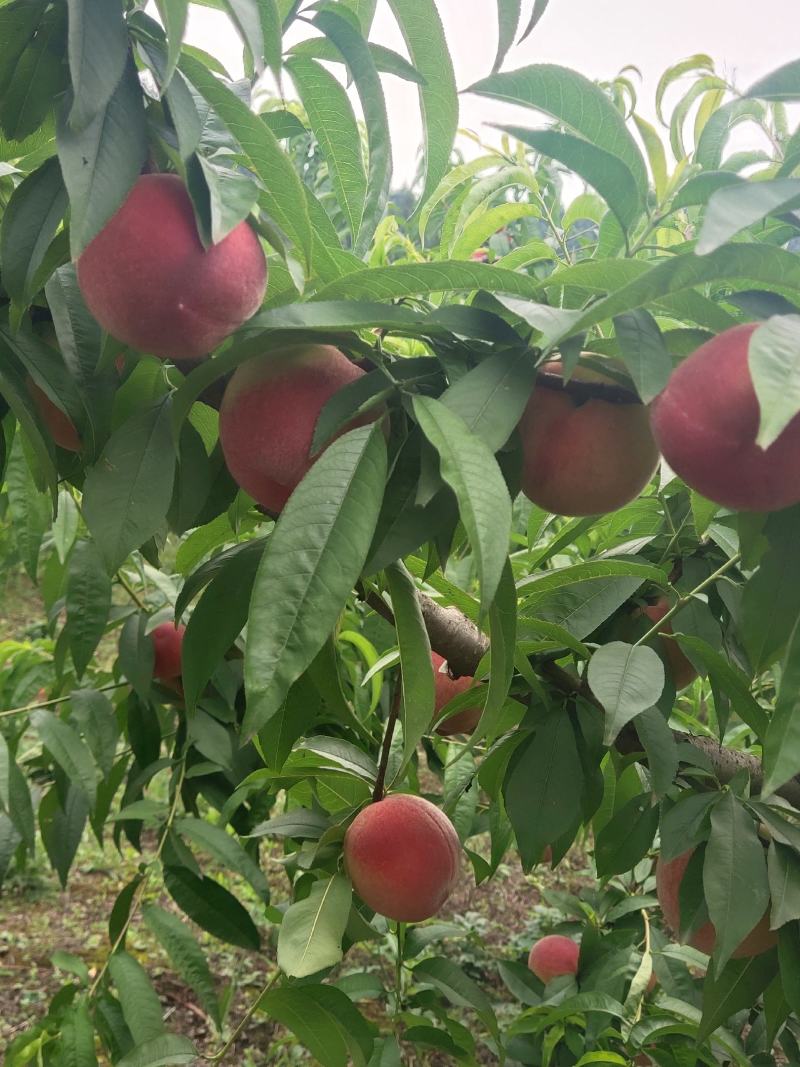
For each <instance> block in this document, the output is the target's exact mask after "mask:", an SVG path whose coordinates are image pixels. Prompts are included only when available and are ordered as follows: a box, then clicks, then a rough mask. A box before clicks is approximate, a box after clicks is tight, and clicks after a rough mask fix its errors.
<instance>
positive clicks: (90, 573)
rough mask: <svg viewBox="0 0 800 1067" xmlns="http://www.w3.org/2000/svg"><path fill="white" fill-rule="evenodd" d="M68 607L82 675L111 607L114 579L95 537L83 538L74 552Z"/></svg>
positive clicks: (74, 655) (71, 641) (73, 650)
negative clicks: (104, 562) (95, 543)
mask: <svg viewBox="0 0 800 1067" xmlns="http://www.w3.org/2000/svg"><path fill="white" fill-rule="evenodd" d="M66 607H67V625H68V634H69V649H70V655H71V656H72V662H73V664H74V665H75V673H76V674H77V676H78V677H79V678H80V677H81V676H82V675H83V673H84V671H85V670H86V668H87V667H88V665H89V663H90V661H91V658H92V656H93V655H94V653H95V649H96V648H97V646H98V644H99V642H100V638H101V637H102V636H103V632H104V630H105V626H106V622H107V620H108V613H109V611H110V610H111V581H110V579H109V577H108V574H107V573H106V569H105V567H104V566H103V561H102V560H101V558H100V555H99V553H98V551H97V549H96V547H95V545H94V542H92V541H88V540H86V541H80V542H79V543H78V544H77V545H76V546H75V549H74V551H73V552H72V555H71V556H70V560H69V571H68V577H67V596H66Z"/></svg>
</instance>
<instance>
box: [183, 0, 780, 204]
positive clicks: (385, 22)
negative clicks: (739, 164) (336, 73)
mask: <svg viewBox="0 0 800 1067" xmlns="http://www.w3.org/2000/svg"><path fill="white" fill-rule="evenodd" d="M496 6H497V5H496V3H495V0H438V7H439V10H440V12H441V15H442V20H443V22H444V25H445V31H446V34H447V40H448V42H449V45H450V51H451V54H452V56H453V62H454V65H455V70H456V80H457V83H458V87H459V89H465V88H466V87H468V86H469V85H471V84H472V83H473V82H475V81H477V80H478V79H479V78H482V77H485V76H486V75H487V74H489V73H490V71H491V67H492V62H493V59H494V54H495V50H496V47H497V15H496ZM531 7H532V0H524V3H523V17H524V18H525V19H527V17H528V13H529V11H530V9H531ZM190 11H191V16H190V23H189V29H188V34H187V40H188V41H189V42H190V43H192V44H196V45H199V46H200V47H202V48H205V49H206V50H207V51H210V52H213V53H214V54H215V55H217V56H218V57H219V58H220V59H221V60H222V61H223V62H224V63H225V65H226V67H227V68H228V69H229V70H230V71H231V73H233V74H240V73H241V69H242V67H241V45H240V43H239V41H238V38H237V36H236V33H235V31H234V30H233V29H232V28H231V26H230V23H229V22H228V21H227V19H226V18H225V16H223V15H221V14H220V13H218V12H214V11H210V10H208V9H206V8H200V7H197V6H195V5H192V6H191V8H190ZM292 39H296V38H292ZM371 40H373V41H377V42H380V43H381V44H385V45H388V46H389V47H392V48H395V49H396V50H397V51H399V52H402V53H403V54H407V53H406V51H405V48H404V45H403V40H402V37H401V35H400V33H399V31H398V28H397V26H396V24H395V22H394V20H393V18H392V15H391V12H390V10H389V5H388V3H387V2H386V0H378V14H377V16H376V19H375V24H374V27H373V31H372V34H371ZM696 52H705V53H707V54H709V55H711V56H712V57H713V58H714V60H715V61H716V64H717V71H718V72H719V73H721V74H723V75H725V76H727V77H728V78H732V79H733V80H734V81H735V83H736V84H737V86H739V87H740V88H745V87H747V86H748V85H749V84H750V83H751V82H753V81H754V80H755V79H756V78H757V77H760V76H761V75H763V74H766V73H768V72H769V71H770V70H773V69H774V68H775V67H779V66H781V65H782V64H783V63H786V62H788V61H789V60H792V59H797V58H800V0H758V2H754V0H605V2H602V0H550V6H549V7H548V9H547V11H546V13H545V15H544V17H543V18H542V20H541V22H540V23H539V25H538V26H537V27H536V29H535V30H534V31H533V33H532V34H531V36H530V37H529V38H528V39H527V40H526V41H525V42H524V43H523V44H522V45H521V46H519V47H517V48H512V50H511V51H510V53H509V55H508V57H507V58H506V61H505V64H504V69H505V70H511V69H514V68H516V67H522V66H525V65H527V64H529V63H542V62H548V63H560V64H563V65H564V66H569V67H573V68H575V69H576V70H579V71H580V72H581V73H583V74H585V75H586V76H587V77H590V78H593V79H594V78H603V79H606V78H613V77H614V75H615V74H617V72H618V71H619V70H620V69H621V68H622V67H624V66H625V65H626V64H629V63H635V64H636V65H637V66H638V67H639V68H640V70H641V71H642V74H643V77H644V80H643V82H642V85H641V89H640V100H641V103H640V107H639V111H640V112H641V113H642V114H643V115H645V116H646V117H647V118H649V119H650V120H651V121H654V118H655V116H654V109H653V96H654V92H655V87H656V84H657V82H658V78H659V76H660V74H661V73H662V71H663V70H664V69H665V68H666V67H668V66H670V65H671V64H673V63H676V62H678V61H679V60H681V59H684V58H685V57H686V56H689V55H691V54H693V53H696ZM383 81H384V90H385V92H386V97H387V103H388V107H389V118H390V123H391V133H392V145H393V151H394V159H395V182H394V184H395V185H400V184H402V183H403V181H406V180H409V179H410V178H411V177H412V176H413V173H414V170H415V162H414V161H415V155H416V152H417V150H418V146H419V143H420V122H419V118H418V109H417V94H416V89H415V87H413V86H411V85H409V84H408V83H406V82H403V81H401V80H400V79H398V78H394V77H390V76H384V79H383ZM673 92H674V93H675V94H679V92H680V90H679V89H678V88H676V89H675V90H673ZM668 99H669V98H668ZM519 119H522V122H523V124H527V125H531V126H534V125H537V121H536V119H535V117H534V116H533V115H532V113H531V112H530V111H528V112H525V111H523V110H522V109H513V108H507V107H504V106H502V105H499V104H497V103H496V102H493V101H489V100H485V99H481V98H479V97H476V96H472V95H470V94H468V93H464V94H463V95H462V96H461V125H462V126H463V127H466V128H468V129H471V130H474V131H475V132H476V133H478V135H479V136H481V137H483V138H484V139H485V140H487V141H489V142H490V143H491V142H493V141H494V142H495V143H496V138H497V135H496V134H495V133H494V132H493V131H492V130H490V129H488V128H487V127H486V126H484V125H483V123H484V122H486V121H490V122H516V121H518V120H519ZM748 138H749V140H748ZM745 144H747V145H748V146H750V145H753V144H757V145H759V146H760V142H759V141H758V140H757V138H755V139H754V136H753V134H752V133H748V132H746V131H745V130H741V131H740V132H739V134H738V136H737V138H736V147H737V148H740V147H744V146H745ZM476 151H477V150H476V149H473V148H471V147H470V146H468V145H465V154H466V155H468V156H469V155H474V154H475V153H476Z"/></svg>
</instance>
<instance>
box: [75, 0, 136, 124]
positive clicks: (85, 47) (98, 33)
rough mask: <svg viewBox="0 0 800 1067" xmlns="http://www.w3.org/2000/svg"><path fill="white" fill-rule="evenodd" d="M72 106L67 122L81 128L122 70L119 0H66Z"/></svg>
mask: <svg viewBox="0 0 800 1067" xmlns="http://www.w3.org/2000/svg"><path fill="white" fill-rule="evenodd" d="M67 7H68V9H69V51H68V55H69V72H70V77H71V79H72V94H73V99H72V108H71V110H70V113H69V120H68V121H69V124H70V126H71V127H72V128H73V129H74V130H83V129H85V128H86V126H88V125H89V123H90V122H91V121H92V119H93V118H94V117H95V115H97V113H98V112H99V111H101V110H102V109H103V108H104V107H105V106H106V104H107V103H108V101H109V100H110V99H111V94H112V93H113V92H114V90H115V89H116V87H117V84H118V83H119V80H120V78H121V77H122V72H123V70H124V69H125V59H126V56H127V54H128V34H127V30H126V28H125V19H124V17H123V10H122V3H121V2H120V0H67Z"/></svg>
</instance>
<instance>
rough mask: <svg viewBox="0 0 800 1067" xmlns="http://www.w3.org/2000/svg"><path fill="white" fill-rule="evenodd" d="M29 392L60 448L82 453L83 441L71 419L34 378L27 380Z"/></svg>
mask: <svg viewBox="0 0 800 1067" xmlns="http://www.w3.org/2000/svg"><path fill="white" fill-rule="evenodd" d="M26 384H27V386H28V392H29V393H30V396H31V399H32V400H33V402H34V404H35V405H36V409H37V411H38V412H39V415H40V417H41V420H42V422H43V423H44V424H45V426H46V427H47V429H48V430H49V432H50V436H51V437H52V438H53V440H54V441H55V443H56V444H57V445H59V447H61V448H63V449H65V450H66V451H67V452H80V450H81V439H80V437H78V431H77V430H76V429H75V426H74V424H73V422H72V420H71V419H70V417H69V415H67V414H65V412H63V411H62V410H61V408H60V407H57V406H56V405H55V404H54V403H53V401H52V400H51V399H50V397H49V396H48V395H47V393H45V391H44V389H42V388H40V387H39V386H38V385H37V384H36V382H35V381H34V380H33V378H30V377H29V378H28V379H27V383H26Z"/></svg>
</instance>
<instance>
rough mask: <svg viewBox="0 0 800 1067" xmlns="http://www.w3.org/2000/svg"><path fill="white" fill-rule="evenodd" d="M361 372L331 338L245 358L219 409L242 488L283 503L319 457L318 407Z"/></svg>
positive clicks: (272, 504) (270, 505)
mask: <svg viewBox="0 0 800 1067" xmlns="http://www.w3.org/2000/svg"><path fill="white" fill-rule="evenodd" d="M363 373H364V372H363V371H362V370H359V369H358V367H356V366H354V364H353V363H351V362H350V360H349V359H348V358H347V357H346V356H345V355H344V353H343V352H340V351H339V349H338V348H334V347H333V346H332V345H317V344H297V345H289V346H287V347H286V348H280V349H278V350H277V351H273V352H267V353H265V354H264V355H263V356H260V357H258V358H257V359H252V360H250V361H249V362H248V363H244V364H242V366H241V367H239V368H238V370H237V371H236V373H235V374H234V375H233V377H232V378H231V380H230V383H229V384H228V387H227V389H226V390H225V396H224V397H223V400H222V406H221V408H220V416H219V437H220V441H221V443H222V450H223V452H224V454H225V462H226V463H227V465H228V470H229V471H230V472H231V474H232V476H233V478H234V480H235V481H236V482H238V484H239V485H240V486H241V487H242V489H244V490H245V492H247V493H249V494H250V496H252V497H253V499H254V500H257V501H258V503H259V504H261V505H262V506H263V507H265V508H266V509H267V510H268V511H271V512H279V511H281V509H282V508H283V505H284V504H285V503H286V501H287V500H288V499H289V497H290V496H291V494H292V492H293V491H294V489H295V487H296V486H297V484H298V482H299V481H300V480H301V479H302V478H303V476H304V475H305V473H306V471H307V470H308V469H309V468H310V467H311V465H312V463H313V462H314V459H313V457H312V456H311V442H312V440H313V437H314V427H315V426H316V422H317V418H318V416H319V413H320V411H321V410H322V408H323V407H324V406H325V404H326V403H327V402H328V400H330V398H331V397H332V396H333V395H334V393H337V392H338V391H339V390H340V389H341V388H342V387H343V386H345V385H347V384H348V383H349V382H352V381H355V380H356V378H360V377H361V376H362V375H363ZM371 417H372V416H370V417H369V418H371ZM369 418H364V419H358V420H355V421H354V422H353V423H352V424H351V426H350V428H352V427H353V426H356V425H361V424H363V423H364V422H366V421H369ZM342 432H344V431H342Z"/></svg>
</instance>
